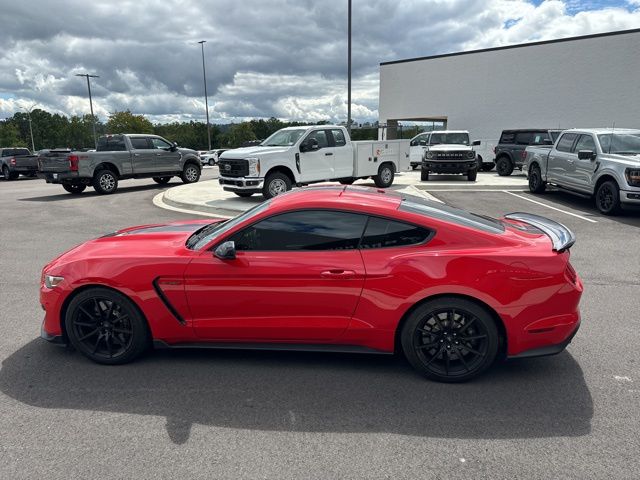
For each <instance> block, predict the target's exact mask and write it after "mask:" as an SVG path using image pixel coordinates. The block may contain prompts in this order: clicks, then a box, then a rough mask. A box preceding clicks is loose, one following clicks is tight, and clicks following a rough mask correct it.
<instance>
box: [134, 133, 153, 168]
mask: <svg viewBox="0 0 640 480" xmlns="http://www.w3.org/2000/svg"><path fill="white" fill-rule="evenodd" d="M129 141H130V142H131V167H132V168H133V173H134V174H138V173H139V174H149V173H153V172H154V171H155V154H156V150H155V148H154V147H153V144H152V143H151V139H150V138H149V137H129Z"/></svg>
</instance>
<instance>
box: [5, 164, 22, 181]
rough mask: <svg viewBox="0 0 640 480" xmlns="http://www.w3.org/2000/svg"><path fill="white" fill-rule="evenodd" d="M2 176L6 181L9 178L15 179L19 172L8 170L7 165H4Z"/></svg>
mask: <svg viewBox="0 0 640 480" xmlns="http://www.w3.org/2000/svg"><path fill="white" fill-rule="evenodd" d="M2 176H3V178H4V179H5V180H6V181H7V182H8V181H9V180H15V179H17V178H18V177H19V176H20V174H19V173H16V172H11V171H10V170H9V167H7V166H6V165H4V166H3V167H2Z"/></svg>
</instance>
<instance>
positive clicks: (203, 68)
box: [198, 40, 211, 150]
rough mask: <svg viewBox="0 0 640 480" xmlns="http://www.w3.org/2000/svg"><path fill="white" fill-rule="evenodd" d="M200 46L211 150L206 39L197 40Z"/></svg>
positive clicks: (208, 137)
mask: <svg viewBox="0 0 640 480" xmlns="http://www.w3.org/2000/svg"><path fill="white" fill-rule="evenodd" d="M198 43H199V44H200V46H201V47H202V77H203V78H204V108H205V111H206V112H207V140H208V141H209V150H211V125H210V124H209V97H208V96H207V70H206V68H205V66H204V44H205V43H207V41H206V40H200V41H199V42H198Z"/></svg>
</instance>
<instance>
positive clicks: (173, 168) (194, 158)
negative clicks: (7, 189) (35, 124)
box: [38, 134, 201, 194]
mask: <svg viewBox="0 0 640 480" xmlns="http://www.w3.org/2000/svg"><path fill="white" fill-rule="evenodd" d="M200 169H201V166H200V159H199V157H198V153H197V152H196V151H195V150H189V149H186V148H178V146H177V144H176V143H175V142H174V143H172V142H169V141H167V140H165V139H164V138H162V137H159V136H157V135H146V134H128V135H124V134H121V135H103V136H101V137H100V138H98V147H97V149H96V151H95V152H75V151H71V152H70V151H68V150H50V151H48V152H46V153H44V154H43V155H40V156H39V157H38V171H39V172H40V174H41V175H42V176H43V177H44V179H45V180H46V181H47V183H59V184H62V187H63V188H64V189H65V190H66V191H67V192H69V193H73V194H78V193H82V192H83V191H84V190H85V189H86V188H87V186H89V185H92V186H93V188H94V189H95V191H96V192H98V193H101V194H109V193H113V192H115V191H116V189H117V188H118V180H123V179H126V178H153V180H155V182H156V183H159V184H165V183H168V182H169V180H171V177H174V176H178V177H180V178H181V179H182V181H183V182H184V183H193V182H197V181H198V180H199V179H200Z"/></svg>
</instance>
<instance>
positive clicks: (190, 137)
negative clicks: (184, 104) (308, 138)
mask: <svg viewBox="0 0 640 480" xmlns="http://www.w3.org/2000/svg"><path fill="white" fill-rule="evenodd" d="M95 122H96V133H97V135H98V136H100V135H103V134H107V133H150V134H155V135H160V136H162V137H164V138H166V139H167V140H170V141H172V142H177V143H178V145H180V146H181V147H186V148H192V149H194V150H206V149H207V147H208V142H207V125H206V123H203V122H194V121H190V122H172V123H165V124H153V123H151V121H149V119H147V118H146V117H145V116H144V115H135V114H133V113H131V111H129V110H126V111H118V112H114V113H112V114H110V115H109V119H108V120H107V122H106V123H104V122H101V121H100V120H99V119H98V118H97V117H96V118H95ZM327 123H329V122H328V121H323V122H316V123H315V124H327ZM300 125H310V124H309V123H304V122H283V121H281V120H279V119H277V118H273V117H272V118H269V119H267V120H264V119H255V120H250V121H247V122H242V123H234V124H227V125H219V124H212V125H211V144H212V148H237V147H240V146H242V145H243V144H244V143H246V142H250V141H254V140H263V139H265V138H267V137H268V136H269V135H271V134H272V133H274V132H276V131H277V130H280V129H281V128H284V127H289V126H300ZM31 128H32V129H33V143H34V146H35V150H36V151H37V150H41V149H51V148H73V149H82V148H94V139H93V117H92V116H91V115H82V116H77V115H74V116H71V117H67V116H65V115H60V114H57V113H54V114H52V113H50V112H47V111H46V110H42V109H35V110H33V111H32V112H31ZM376 135H377V129H372V130H371V132H369V131H366V132H365V131H357V133H356V131H354V132H353V135H352V136H353V137H354V140H357V139H374V138H376ZM0 147H28V148H31V147H32V145H31V133H30V131H29V115H28V114H27V113H25V112H17V113H15V114H14V115H13V116H12V117H9V118H7V119H6V120H1V121H0Z"/></svg>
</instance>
